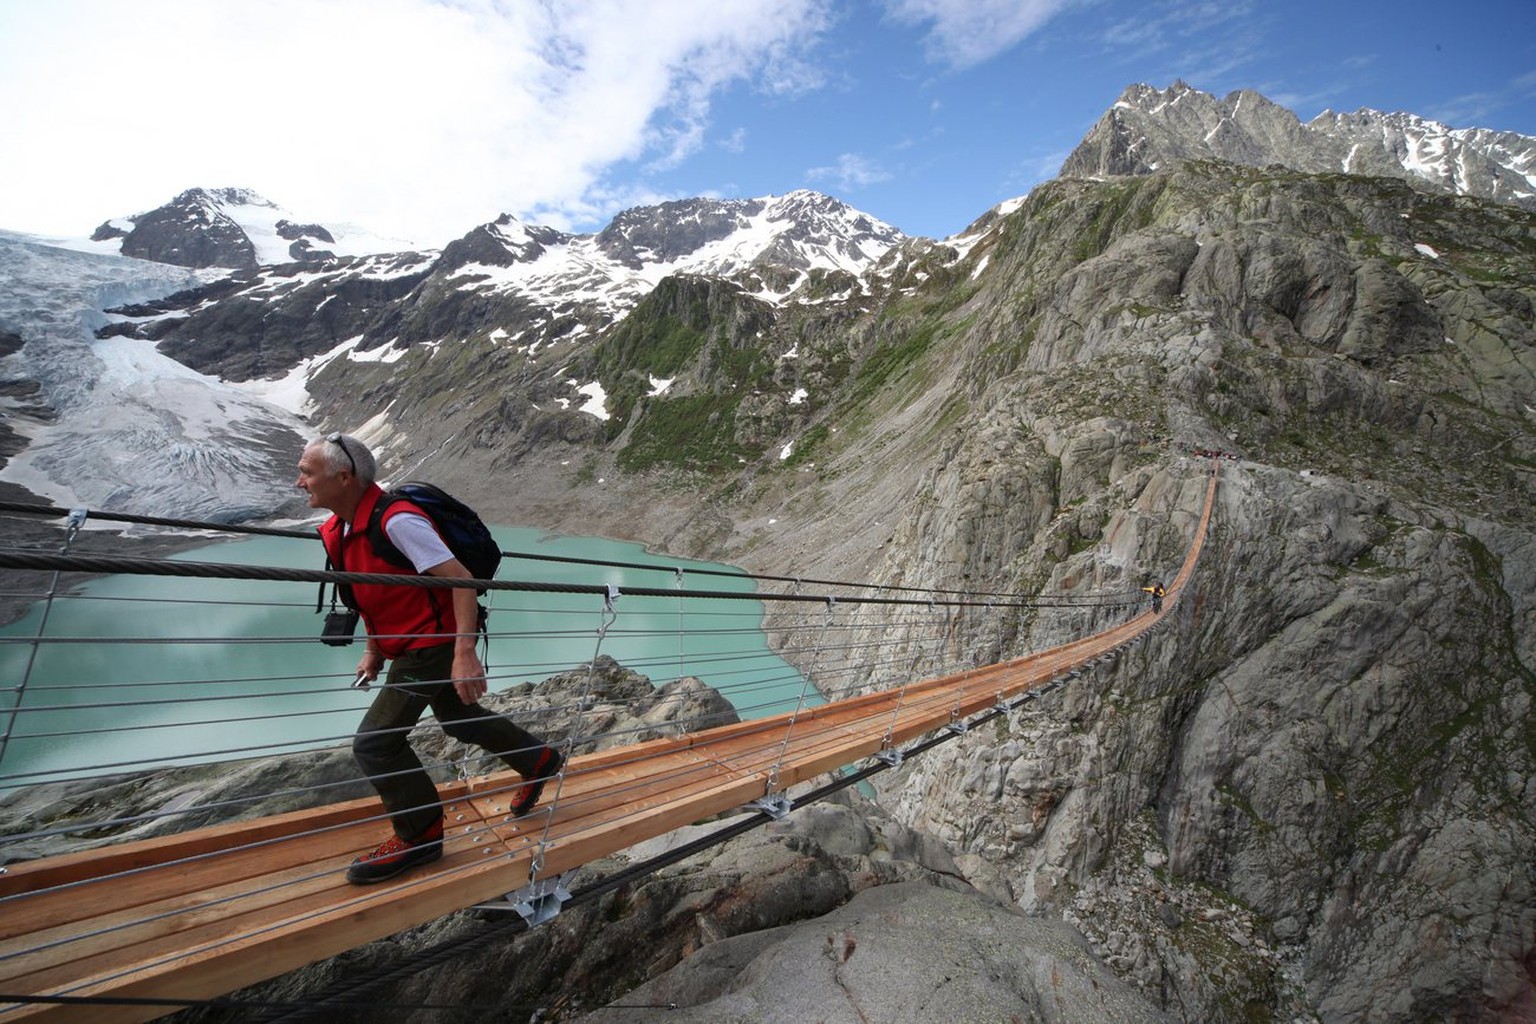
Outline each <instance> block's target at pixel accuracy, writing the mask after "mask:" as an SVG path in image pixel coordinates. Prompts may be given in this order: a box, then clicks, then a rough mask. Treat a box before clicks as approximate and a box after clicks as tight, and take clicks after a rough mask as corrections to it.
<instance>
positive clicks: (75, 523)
mask: <svg viewBox="0 0 1536 1024" xmlns="http://www.w3.org/2000/svg"><path fill="white" fill-rule="evenodd" d="M87 515H89V513H88V512H87V511H86V510H85V509H83V508H76V509H71V510H70V513H69V519H68V520H66V522H65V531H64V546H63V547H62V548H60V549H59V554H61V555H67V554H69V546H70V545H71V544H73V543H74V540H75V534H77V533H79V532H80V527H82V526H84V525H85V519H86V516H87ZM62 575H63V571H62V570H60V569H55V570H53V579H52V580H51V581H50V582H49V584H48V593H47V594H45V595H44V596H43V612H42V615H41V616H40V617H39V619H38V622H37V634H36V635H35V636H34V637H33V639H32V644H31V646H30V648H29V649H28V651H27V664H26V667H25V668H24V669H23V670H22V673H21V682H20V683H19V684H17V685H16V687H15V694H16V698H15V700H13V701H12V702H11V708H10V714H9V715H7V716H6V719H5V730H4V731H3V732H0V762H3V761H4V760H5V750H6V748H7V747H8V746H9V745H10V742H11V733H12V731H14V730H15V728H16V716H17V714H18V713H19V712H20V711H21V702H22V701H23V700H24V699H25V698H26V695H27V684H28V683H29V682H31V681H32V668H33V666H34V665H36V663H37V652H38V650H39V648H41V647H42V643H43V636H44V634H45V633H46V632H47V630H48V616H49V613H51V612H52V611H53V599H54V596H55V595H56V594H58V592H59V578H60V576H62Z"/></svg>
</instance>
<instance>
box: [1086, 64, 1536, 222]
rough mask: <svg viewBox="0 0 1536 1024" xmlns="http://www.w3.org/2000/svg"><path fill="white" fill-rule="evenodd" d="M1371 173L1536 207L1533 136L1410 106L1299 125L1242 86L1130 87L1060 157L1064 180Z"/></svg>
mask: <svg viewBox="0 0 1536 1024" xmlns="http://www.w3.org/2000/svg"><path fill="white" fill-rule="evenodd" d="M1205 159H1217V160H1227V161H1230V162H1232V163H1238V164H1245V165H1248V166H1255V167H1258V166H1265V165H1267V164H1280V165H1283V166H1286V167H1291V168H1294V169H1295V170H1299V171H1306V172H1308V173H1314V174H1321V173H1339V172H1342V173H1346V174H1362V175H1377V176H1385V177H1394V178H1402V179H1406V180H1410V181H1417V182H1420V183H1422V184H1426V185H1428V186H1429V187H1430V188H1434V189H1437V190H1440V191H1444V192H1450V193H1453V194H1457V195H1473V196H1478V197H1480V198H1484V199H1492V200H1495V201H1497V202H1504V203H1511V204H1514V205H1517V206H1522V207H1524V208H1526V209H1536V138H1533V137H1531V136H1528V135H1521V134H1519V133H1517V132H1498V131H1491V130H1489V129H1484V128H1466V129H1452V128H1449V127H1447V126H1446V125H1443V124H1440V123H1438V122H1436V121H1431V120H1427V119H1425V118H1422V117H1418V116H1416V115H1414V114H1408V113H1383V112H1381V111H1377V110H1371V109H1368V108H1367V109H1361V110H1358V111H1356V112H1354V113H1352V114H1335V113H1333V112H1332V111H1324V112H1323V113H1322V114H1319V115H1318V116H1317V117H1315V118H1313V119H1312V120H1311V121H1309V122H1306V123H1303V122H1302V121H1301V120H1300V119H1299V118H1298V117H1297V116H1296V115H1295V114H1294V113H1293V112H1292V111H1290V110H1287V109H1286V108H1285V107H1282V106H1280V105H1279V104H1277V103H1274V102H1272V101H1270V100H1269V99H1267V98H1265V97H1264V96H1262V95H1260V94H1259V93H1257V92H1254V91H1252V90H1250V89H1243V90H1239V91H1237V92H1233V93H1229V94H1228V95H1227V96H1226V97H1224V98H1221V99H1218V98H1217V97H1215V96H1213V95H1211V94H1209V93H1205V92H1201V91H1200V90H1199V89H1196V88H1194V87H1192V86H1190V85H1189V84H1188V83H1186V82H1183V81H1175V82H1174V83H1173V84H1172V85H1171V86H1169V87H1168V88H1167V89H1157V88H1154V87H1152V86H1150V85H1145V84H1137V85H1132V86H1129V87H1128V88H1127V89H1126V90H1125V91H1124V92H1123V93H1122V94H1121V95H1120V98H1119V99H1118V100H1116V101H1115V103H1114V105H1113V106H1112V107H1110V109H1109V110H1108V111H1106V112H1105V113H1104V115H1103V117H1101V118H1100V119H1099V121H1098V123H1097V124H1095V125H1094V127H1093V128H1092V130H1090V131H1089V133H1088V134H1087V135H1086V136H1085V137H1084V138H1083V141H1082V142H1081V143H1079V144H1078V146H1077V148H1076V149H1075V150H1073V151H1072V154H1071V155H1070V156H1068V157H1067V160H1066V162H1065V163H1063V164H1062V167H1061V173H1062V175H1063V176H1070V177H1104V176H1109V175H1124V174H1151V173H1154V172H1156V171H1159V170H1163V169H1166V168H1167V167H1168V166H1169V165H1170V164H1171V163H1173V162H1175V161H1180V160H1205Z"/></svg>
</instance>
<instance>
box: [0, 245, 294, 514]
mask: <svg viewBox="0 0 1536 1024" xmlns="http://www.w3.org/2000/svg"><path fill="white" fill-rule="evenodd" d="M222 273H224V272H222V271H196V270H188V269H186V268H182V267H174V266H168V265H165V264H159V263H151V262H148V261H145V260H137V259H130V258H126V257H122V256H116V255H111V254H105V253H100V252H97V253H92V252H85V251H80V250H79V249H76V248H66V247H64V246H61V245H57V244H51V243H50V242H48V241H46V240H43V239H40V238H37V237H35V236H31V235H24V234H18V233H15V232H7V231H0V330H4V331H7V332H11V333H14V334H16V335H19V336H20V337H21V339H22V341H23V344H22V346H21V347H20V349H19V350H17V351H15V352H12V353H11V354H9V355H6V356H5V357H4V358H0V374H3V378H4V380H5V382H7V383H9V384H12V385H19V386H12V387H8V388H6V389H5V391H4V393H3V394H0V417H3V422H4V423H5V425H7V426H9V427H10V428H11V430H13V431H15V433H16V434H18V435H19V436H20V438H21V439H23V440H24V441H25V442H26V447H25V449H24V450H23V451H22V452H20V453H19V454H17V455H15V456H13V457H12V458H11V459H10V460H9V461H8V462H7V463H5V465H4V467H3V469H0V481H3V482H7V483H11V484H14V485H17V486H20V487H23V488H25V489H26V490H27V491H29V492H31V493H32V494H34V495H36V496H37V497H39V498H42V499H44V500H46V501H49V502H53V503H55V504H59V505H64V506H68V507H85V508H88V509H95V510H104V511H115V512H125V513H131V514H134V515H147V516H163V517H174V518H191V519H203V520H211V521H214V522H238V521H242V520H246V519H253V518H270V517H273V516H275V515H281V514H291V513H292V512H294V511H295V510H297V509H298V508H299V507H300V503H298V502H297V499H296V496H295V492H294V490H293V488H292V486H291V485H292V480H293V476H294V469H293V467H294V464H295V463H296V461H297V459H298V455H299V452H300V450H301V448H302V445H303V440H304V438H305V437H306V436H307V435H308V433H309V428H308V427H307V425H306V424H305V422H304V420H303V418H302V417H301V416H299V415H297V414H296V413H295V412H294V411H293V410H292V409H285V408H282V407H281V406H280V405H278V404H274V403H273V402H270V401H267V400H265V399H264V398H262V397H260V396H259V395H255V394H251V393H249V392H248V391H246V390H243V389H241V388H238V387H235V386H232V385H230V384H226V383H224V382H222V381H220V380H218V379H217V378H214V377H210V376H207V375H204V374H201V373H198V372H196V371H194V370H191V369H189V368H188V367H186V366H184V365H182V364H181V363H178V362H176V361H175V360H173V359H170V358H168V357H166V356H164V355H161V354H160V353H159V352H158V351H156V349H155V346H154V343H153V342H149V341H141V340H136V339H131V338H120V337H119V338H106V339H98V338H97V337H96V331H97V330H98V329H99V328H101V327H103V326H105V325H106V324H108V323H110V322H111V321H112V317H110V316H109V315H108V314H106V313H105V312H103V310H105V309H108V308H111V307H114V306H118V305H122V304H127V303H133V302H142V301H147V300H150V299H155V298H160V297H163V296H166V295H169V294H172V293H174V292H177V291H181V290H184V289H187V288H192V287H196V286H198V285H200V284H204V283H206V282H207V281H210V280H212V279H214V278H215V277H217V276H219V275H221V274H222Z"/></svg>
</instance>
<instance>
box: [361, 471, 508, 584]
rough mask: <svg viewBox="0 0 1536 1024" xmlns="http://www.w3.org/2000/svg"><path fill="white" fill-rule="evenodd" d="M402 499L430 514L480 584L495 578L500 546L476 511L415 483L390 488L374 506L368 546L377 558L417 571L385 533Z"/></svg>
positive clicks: (428, 486)
mask: <svg viewBox="0 0 1536 1024" xmlns="http://www.w3.org/2000/svg"><path fill="white" fill-rule="evenodd" d="M402 499H403V500H405V501H409V502H410V503H411V504H412V505H415V506H416V507H417V508H419V509H421V510H422V511H423V512H425V513H426V514H427V518H428V519H431V520H432V522H433V523H434V524H435V525H436V526H437V532H438V533H440V534H442V537H443V542H444V543H445V544H447V545H448V550H449V551H451V552H453V557H455V558H457V559H458V560H459V561H460V562H462V563H464V568H466V569H468V570H469V574H470V575H471V576H473V577H474V578H475V579H477V580H488V579H492V578H494V577H495V575H496V569H497V567H498V566H500V565H501V546H500V545H499V544H497V543H496V538H495V537H492V536H491V531H490V529H489V528H488V527H487V526H486V525H485V523H484V522H483V521H481V519H480V517H479V516H478V515H476V514H475V510H474V509H472V508H470V507H469V506H468V505H466V504H464V503H463V502H462V501H460V500H459V499H458V498H455V497H454V496H453V495H451V494H449V493H448V492H447V491H445V490H443V489H442V488H441V487H437V486H435V485H433V484H427V483H421V482H420V481H416V480H412V481H410V482H408V483H403V484H400V485H399V486H398V487H391V488H390V489H389V490H387V491H385V492H384V497H382V498H380V499H379V500H378V502H377V503H376V504H375V505H374V506H373V514H372V515H371V516H369V517H368V543H370V544H372V545H373V552H374V554H376V555H378V556H379V557H380V558H382V559H384V560H385V561H386V562H393V563H394V564H395V565H398V566H400V567H401V568H402V569H404V570H406V571H407V572H415V571H416V568H415V566H413V565H411V560H410V559H408V558H406V557H405V555H403V554H401V553H400V549H399V548H397V547H395V545H394V543H393V542H392V541H391V540H390V539H389V534H387V533H385V532H384V513H385V512H386V511H387V510H388V509H389V507H390V506H391V505H393V504H394V503H395V502H397V501H400V500H402ZM475 592H476V593H479V594H483V593H485V588H484V587H477V588H476V590H475Z"/></svg>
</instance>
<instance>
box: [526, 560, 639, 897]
mask: <svg viewBox="0 0 1536 1024" xmlns="http://www.w3.org/2000/svg"><path fill="white" fill-rule="evenodd" d="M620 596H621V595H620V594H619V588H618V587H616V586H614V585H613V584H612V583H610V584H608V593H607V594H605V595H604V596H603V610H602V611H601V612H599V613H598V624H597V644H596V646H594V647H593V649H592V660H591V661H590V662H588V664H587V681H586V683H585V684H583V686H582V689H581V696H580V697H578V698H577V700H576V713H577V714H578V715H580V714H583V713H584V712H586V711H588V710H590V709H591V707H592V703H591V702H592V680H593V677H594V676H596V675H597V657H598V655H599V654H600V653H601V652H602V650H603V638H604V637H606V636H607V635H608V629H609V627H611V626H612V625H613V624H614V623H615V622H617V621H618V618H619V613H618V611H617V610H616V609H615V608H614V605H615V604H616V603H617V602H618V600H619V597H620ZM561 746H562V747H564V748H565V750H564V754H563V756H562V757H561V758H560V770H559V771H557V772H555V795H554V796H552V797H551V798H550V800H549V806H548V807H547V808H546V809H545V810H546V813H545V815H544V830H543V831H542V832H540V833H539V843H538V846H537V848H535V850H534V852H533V857H532V858H531V859H530V860H529V862H528V882H529V884H530V885H531V884H533V883H534V882H537V881H538V880H539V872H540V871H543V870H544V851H545V850H546V849H548V847H549V832H550V829H551V828H552V827H553V826H554V823H555V808H557V807H559V806H560V792H561V790H563V789H564V788H565V773H566V769H567V768H568V767H569V766H570V763H571V754H572V752H573V751H575V749H576V726H575V723H574V722H573V723H572V725H571V730H570V731H569V732H568V733H566V736H565V741H564V742H563V743H562V744H561Z"/></svg>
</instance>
